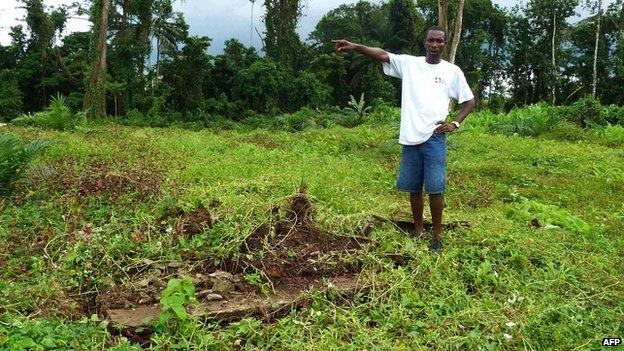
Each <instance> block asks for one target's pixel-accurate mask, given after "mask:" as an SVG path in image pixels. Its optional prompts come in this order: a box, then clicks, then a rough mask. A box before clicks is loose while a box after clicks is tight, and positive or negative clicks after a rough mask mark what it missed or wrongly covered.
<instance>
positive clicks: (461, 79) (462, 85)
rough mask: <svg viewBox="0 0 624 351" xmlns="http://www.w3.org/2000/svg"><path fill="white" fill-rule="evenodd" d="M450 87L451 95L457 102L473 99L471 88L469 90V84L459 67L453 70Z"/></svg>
mask: <svg viewBox="0 0 624 351" xmlns="http://www.w3.org/2000/svg"><path fill="white" fill-rule="evenodd" d="M451 88H452V89H451V97H452V98H453V99H455V100H457V103H459V104H461V103H463V102H466V101H468V100H472V99H474V95H473V94H472V90H470V86H469V85H468V82H467V81H466V76H464V72H462V71H461V69H459V68H457V70H456V71H455V79H453V86H452V87H451Z"/></svg>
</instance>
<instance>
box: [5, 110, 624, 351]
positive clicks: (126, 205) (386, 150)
mask: <svg viewBox="0 0 624 351" xmlns="http://www.w3.org/2000/svg"><path fill="white" fill-rule="evenodd" d="M548 109H550V107H548V106H536V107H532V108H530V109H525V110H523V111H516V112H513V113H511V114H509V115H506V116H504V115H501V116H496V115H494V114H491V113H490V114H488V113H479V114H476V115H474V116H471V117H470V118H469V119H468V120H467V122H466V124H465V125H464V126H463V128H462V130H461V131H459V132H457V133H455V134H453V135H451V136H449V139H448V142H449V153H450V155H449V175H448V178H449V187H448V188H449V189H448V193H447V201H446V203H447V208H446V211H445V214H446V217H445V222H452V221H467V222H468V223H469V224H470V227H469V228H457V229H455V230H451V231H447V232H446V233H445V234H444V237H445V240H446V248H445V251H444V252H443V254H442V255H439V256H438V255H432V254H430V253H429V252H428V251H427V243H425V242H421V241H418V240H416V239H414V238H411V237H409V236H406V235H405V234H404V233H402V232H401V231H399V230H397V229H396V228H395V227H393V226H391V225H382V226H379V227H377V228H376V229H375V230H374V231H373V232H372V233H371V236H372V237H373V238H374V239H376V240H377V241H378V242H379V245H377V246H371V247H370V248H369V249H368V250H367V251H366V252H365V253H363V254H362V255H360V257H358V258H357V259H358V260H360V261H361V262H362V264H363V271H362V273H361V274H360V279H361V281H362V282H363V283H365V284H368V285H369V286H370V289H368V290H366V291H363V292H362V293H360V294H357V295H356V296H355V297H353V298H352V299H347V300H345V299H329V298H327V297H326V296H325V295H323V294H313V299H312V302H311V304H310V305H309V306H308V307H304V308H302V309H300V310H293V311H291V312H290V313H288V314H287V315H286V316H284V318H282V319H279V320H277V321H275V322H274V323H268V324H267V323H263V321H262V319H261V318H246V319H243V320H242V321H238V322H234V323H229V324H214V323H208V324H203V323H201V322H199V321H195V320H193V319H188V318H187V319H180V320H178V321H177V322H176V323H166V324H162V325H160V326H159V327H157V328H156V331H155V333H154V334H152V335H151V343H150V344H149V345H144V347H151V348H153V349H202V350H203V349H209V350H210V349H214V350H224V349H233V350H241V349H306V350H319V349H323V350H324V349H328V350H330V349H335V350H350V349H384V350H397V349H399V350H400V349H404V350H413V349H433V348H441V349H471V350H472V349H518V348H522V349H524V348H526V349H534V350H546V349H553V350H561V349H574V348H579V349H596V348H598V347H599V346H598V345H599V342H600V340H601V338H602V337H607V336H613V335H622V334H623V332H624V324H623V323H622V319H621V315H622V310H623V308H624V305H623V304H622V301H623V300H622V297H623V296H624V290H623V287H622V283H621V274H622V268H623V266H622V264H623V262H622V256H621V254H620V253H621V252H622V250H623V249H624V241H623V239H622V236H621V235H620V234H621V228H622V226H623V225H624V207H623V206H622V203H624V178H623V176H622V175H623V174H624V166H623V165H624V162H623V161H624V153H622V145H624V134H623V133H622V128H621V127H619V126H617V127H614V126H607V127H601V126H595V127H593V129H591V128H588V129H582V128H581V127H578V126H575V125H573V126H570V125H569V124H568V122H565V123H562V124H557V125H554V126H551V127H548V128H546V129H547V130H546V131H544V132H542V131H541V128H542V127H540V126H536V127H535V128H537V129H539V130H540V132H539V133H533V132H531V133H527V134H540V135H539V136H537V137H524V136H521V135H518V134H519V133H517V134H514V133H515V132H512V131H511V130H510V128H509V127H508V126H510V125H513V124H514V123H517V124H519V125H523V127H522V128H520V127H516V128H515V130H516V131H519V130H526V128H528V127H525V126H524V124H523V123H524V122H525V121H523V120H522V119H521V118H520V117H519V116H524V115H528V114H532V115H535V120H538V121H539V120H541V119H540V118H539V117H538V116H537V115H539V114H540V113H547V112H548ZM397 121H398V111H397V110H394V109H386V110H376V111H372V113H371V115H370V116H368V119H367V122H366V123H364V124H361V125H359V126H358V127H356V128H352V129H348V128H344V127H341V126H339V125H336V124H331V123H329V124H328V125H327V127H326V128H322V129H319V128H318V127H309V128H307V129H306V130H305V131H303V132H294V133H293V132H292V131H286V130H283V131H279V130H277V129H273V130H267V129H263V128H261V129H251V128H250V127H249V126H248V125H245V124H236V125H233V124H229V125H227V127H228V129H220V128H212V129H203V130H201V131H192V130H187V129H179V128H168V129H151V128H129V127H123V126H117V125H110V124H100V125H94V124H92V125H90V126H89V128H88V129H86V130H83V131H78V132H76V131H53V130H49V131H47V130H42V129H39V128H35V127H17V126H5V127H3V132H5V133H9V134H11V135H17V136H19V137H21V138H22V139H23V140H25V141H28V140H34V139H38V138H46V139H54V140H56V143H55V144H54V145H52V146H51V147H50V149H49V150H48V151H47V152H46V153H45V155H44V156H43V157H42V158H39V159H38V160H37V162H35V164H34V165H33V166H32V167H31V168H30V169H29V171H28V172H27V173H26V174H25V177H23V178H22V180H21V181H19V182H18V183H17V186H16V188H15V191H14V193H13V195H12V196H11V197H8V198H4V199H3V200H1V201H2V202H1V203H0V206H1V207H2V211H1V212H0V261H1V262H2V266H3V267H4V268H3V270H2V271H1V272H0V306H2V307H1V309H0V313H2V323H0V349H7V350H16V349H42V350H43V349H51V350H52V349H100V348H103V347H104V348H111V349H116V350H130V349H139V346H138V344H136V343H134V345H133V346H131V345H132V344H133V342H132V341H131V340H129V339H127V338H124V337H120V336H116V334H115V333H111V332H110V331H109V330H108V329H107V327H106V322H102V321H100V319H99V318H98V317H97V315H95V313H97V312H98V311H97V306H98V296H99V295H100V294H101V293H103V292H104V291H106V290H107V289H108V288H109V287H111V286H121V285H125V286H131V285H132V284H136V282H133V281H132V280H131V279H129V277H128V274H131V272H132V270H133V269H136V267H140V266H141V264H142V263H143V262H145V261H146V260H149V261H151V262H163V263H169V262H180V263H182V265H183V266H185V267H186V266H188V267H194V266H197V265H202V264H213V263H215V262H218V261H220V260H222V259H223V258H224V257H226V256H229V255H237V254H238V246H239V244H240V243H241V242H242V241H243V240H244V239H245V237H246V236H247V235H249V234H250V233H251V232H252V231H253V230H254V229H255V228H256V227H257V226H258V224H259V223H262V222H263V221H265V220H266V219H267V216H268V215H269V212H270V211H271V209H272V208H273V207H274V206H281V207H283V206H285V203H286V202H285V199H287V198H288V197H290V196H292V195H294V194H296V193H297V191H298V189H299V187H300V186H301V184H302V183H304V184H305V185H306V186H307V189H308V190H307V191H308V196H309V197H310V199H311V200H312V202H313V204H314V214H315V221H316V222H317V225H318V226H319V227H322V228H324V229H327V230H329V231H331V232H333V233H336V234H352V233H356V232H357V231H358V230H359V229H358V228H360V227H361V226H362V225H363V224H364V223H365V222H366V221H368V220H369V219H370V218H371V216H372V215H377V216H382V217H388V218H402V219H408V218H409V210H408V208H407V202H406V199H405V198H404V195H403V194H401V193H399V192H397V191H395V190H394V180H395V174H396V167H397V164H398V159H399V156H400V152H399V150H400V149H399V146H398V145H397V144H396V138H397V134H398V129H397V128H398V126H397ZM506 134H508V135H506ZM562 135H563V136H565V137H561V136H562ZM606 135H617V137H606ZM200 205H204V206H205V207H207V208H210V211H211V212H212V214H213V215H214V216H216V217H218V218H219V220H218V221H217V222H216V224H215V225H214V226H213V227H211V228H209V229H206V230H204V231H202V232H201V233H199V234H197V235H195V236H192V237H184V236H183V237H175V234H174V233H171V232H169V231H163V230H161V228H162V227H161V226H162V224H161V223H160V219H161V218H163V214H165V213H167V211H168V210H169V209H172V208H182V209H185V210H191V209H193V208H197V207H198V206H200ZM397 256H400V257H404V258H405V260H404V261H403V262H397V261H396V260H393V259H392V258H393V257H397ZM133 267H134V268H133ZM250 278H253V277H250ZM184 284H188V283H183V282H182V281H178V282H174V283H172V284H170V285H171V287H170V288H168V290H167V291H168V293H167V296H173V295H174V294H179V296H181V297H182V298H184V299H185V300H184V301H189V300H188V299H189V298H192V297H193V296H192V294H194V291H193V290H189V289H188V287H185V286H186V285H184ZM189 292H190V293H191V295H188V294H189ZM171 318H174V317H171Z"/></svg>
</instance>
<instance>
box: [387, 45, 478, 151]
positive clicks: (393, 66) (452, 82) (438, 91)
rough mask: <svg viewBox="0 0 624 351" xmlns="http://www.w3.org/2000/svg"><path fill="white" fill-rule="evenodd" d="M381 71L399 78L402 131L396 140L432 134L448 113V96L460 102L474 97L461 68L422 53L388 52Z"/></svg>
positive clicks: (409, 140) (413, 141)
mask: <svg viewBox="0 0 624 351" xmlns="http://www.w3.org/2000/svg"><path fill="white" fill-rule="evenodd" d="M388 55H389V56H390V62H389V63H386V62H384V63H383V70H384V73H385V74H387V75H389V76H392V77H396V78H401V79H402V80H403V82H402V89H401V132H400V135H399V143H400V144H403V145H417V144H421V143H424V142H425V141H427V139H429V138H430V137H431V135H432V134H433V131H434V130H435V129H436V128H437V127H438V126H437V125H436V124H435V123H436V122H438V121H444V120H445V119H446V116H447V115H448V114H449V103H450V99H451V98H453V99H455V100H457V102H458V103H460V104H461V103H463V102H466V101H468V100H471V99H473V98H474V95H473V94H472V91H470V87H469V86H468V83H467V82H466V77H464V73H463V72H462V71H461V69H460V68H459V67H457V66H455V65H454V64H452V63H450V62H448V61H444V60H442V61H440V63H438V64H430V63H427V61H425V57H423V56H418V57H416V56H410V55H395V54H391V53H388Z"/></svg>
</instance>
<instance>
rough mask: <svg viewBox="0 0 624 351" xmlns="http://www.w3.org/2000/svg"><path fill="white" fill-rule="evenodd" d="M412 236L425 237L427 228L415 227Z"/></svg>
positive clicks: (411, 232)
mask: <svg viewBox="0 0 624 351" xmlns="http://www.w3.org/2000/svg"><path fill="white" fill-rule="evenodd" d="M410 236H412V237H413V238H416V239H422V238H424V237H425V229H424V228H420V229H418V228H413V229H412V230H410Z"/></svg>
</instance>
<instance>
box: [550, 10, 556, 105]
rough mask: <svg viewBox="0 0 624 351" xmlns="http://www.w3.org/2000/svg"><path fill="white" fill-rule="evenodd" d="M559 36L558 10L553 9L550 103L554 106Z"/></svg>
mask: <svg viewBox="0 0 624 351" xmlns="http://www.w3.org/2000/svg"><path fill="white" fill-rule="evenodd" d="M556 35H557V9H553V31H552V40H551V46H552V51H551V64H552V70H553V80H552V82H551V84H552V86H551V88H550V95H551V97H550V103H551V104H552V105H553V106H554V105H555V100H556V97H555V94H556V92H557V90H556V86H557V72H556V70H557V61H555V37H556Z"/></svg>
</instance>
